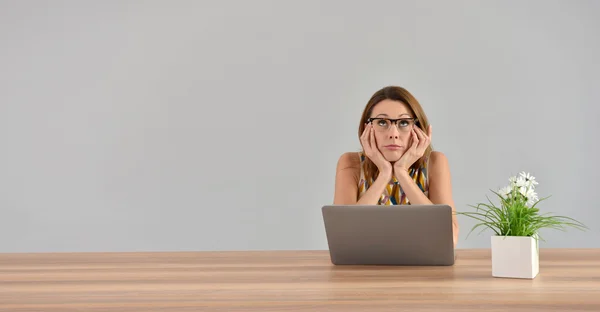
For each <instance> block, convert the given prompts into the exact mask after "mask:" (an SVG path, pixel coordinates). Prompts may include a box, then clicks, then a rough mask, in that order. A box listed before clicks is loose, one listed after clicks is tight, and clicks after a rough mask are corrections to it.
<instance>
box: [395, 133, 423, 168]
mask: <svg viewBox="0 0 600 312" xmlns="http://www.w3.org/2000/svg"><path fill="white" fill-rule="evenodd" d="M411 139H412V144H411V146H410V148H408V149H407V150H406V151H405V152H404V154H403V155H402V157H400V159H399V160H398V161H396V162H395V163H394V173H396V172H400V171H408V168H410V166H412V165H413V164H414V163H415V162H416V161H417V160H418V159H419V158H421V157H423V154H424V153H425V150H426V149H427V147H428V146H429V144H430V143H431V125H429V128H428V129H427V134H425V132H423V130H421V128H419V127H416V126H414V127H413V129H412V131H411Z"/></svg>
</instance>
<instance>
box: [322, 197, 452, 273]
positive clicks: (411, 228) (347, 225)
mask: <svg viewBox="0 0 600 312" xmlns="http://www.w3.org/2000/svg"><path fill="white" fill-rule="evenodd" d="M322 214H323V222H324V225H325V232H326V235H327V243H328V245H329V253H330V257H331V262H332V263H333V264H336V265H339V264H346V265H351V264H354V265H420V266H427V265H429V266H430V265H453V264H454V259H455V256H454V244H453V235H452V208H451V207H450V206H449V205H394V206H385V205H326V206H323V207H322Z"/></svg>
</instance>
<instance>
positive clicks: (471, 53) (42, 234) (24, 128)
mask: <svg viewBox="0 0 600 312" xmlns="http://www.w3.org/2000/svg"><path fill="white" fill-rule="evenodd" d="M599 21H600V1H592V0H590V1H572V0H568V1H566V0H565V1H548V0H540V1H505V0H504V1H442V0H440V1H423V0H419V1H416V0H415V1H398V0H395V1H368V2H367V1H360V2H346V1H316V0H311V1H276V0H273V1H263V0H261V1H241V0H240V1H170V0H169V1H141V0H140V1H23V0H13V1H6V0H3V1H0V24H1V27H0V45H1V49H0V125H1V126H0V127H1V128H0V146H1V147H2V150H1V153H0V192H1V193H0V209H1V212H2V214H1V216H0V251H1V252H24V251H31V252H33V251H40V252H45V251H142V250H256V249H326V248H327V243H326V240H325V232H324V229H323V226H322V219H321V214H320V213H321V212H320V208H321V206H322V205H324V204H329V203H331V202H332V200H333V186H334V177H335V167H336V162H337V159H338V157H339V156H340V155H341V154H342V153H343V152H346V151H356V150H358V148H359V146H360V145H359V141H358V138H357V134H356V131H357V127H358V123H359V117H360V114H361V112H362V109H363V107H364V105H365V104H366V102H367V100H368V98H369V97H370V96H371V94H372V93H373V92H374V91H375V90H377V89H379V88H381V87H383V86H386V85H392V84H396V85H402V86H404V87H406V88H408V89H409V90H410V91H411V92H413V93H414V94H415V96H416V97H417V98H418V99H419V100H420V101H421V103H422V105H423V106H424V108H425V110H426V113H427V114H428V116H429V118H430V119H431V122H432V125H433V143H434V148H435V149H437V150H439V151H442V152H444V153H446V155H447V156H448V158H449V161H450V165H451V169H452V178H453V187H454V198H455V201H456V205H457V208H458V210H462V211H464V210H469V209H470V208H469V207H468V206H467V205H469V204H474V203H477V202H482V201H485V200H486V195H487V196H493V194H492V193H491V192H490V191H489V189H497V188H499V187H501V186H503V185H505V184H506V183H507V182H508V177H509V176H510V175H513V174H517V173H518V172H520V171H522V170H525V171H529V172H531V173H532V174H534V175H535V176H536V177H537V179H538V181H539V183H540V184H539V185H538V192H539V194H540V196H541V197H544V196H548V195H552V197H551V198H550V199H548V200H547V201H546V202H545V204H544V205H543V206H541V208H542V209H543V211H547V212H552V213H556V214H567V215H569V216H571V217H574V218H576V219H578V220H581V221H584V222H585V223H586V224H587V225H588V226H589V227H590V230H589V231H587V232H580V231H577V230H569V231H568V232H566V233H564V232H560V231H546V232H543V235H544V237H545V238H546V240H547V242H546V243H543V244H542V246H543V247H600V241H599V240H598V238H600V212H599V211H600V210H599V209H600V207H599V201H598V196H597V195H598V183H597V181H598V179H597V177H598V173H599V171H600V170H599V167H598V165H597V160H598V159H600V149H599V148H598V132H599V131H598V130H599V126H598V122H597V119H598V116H599V115H600V109H599V108H598V102H599V101H600V88H598V84H599V83H600V75H599V72H600V65H599V64H600V62H599V57H598V56H599V55H600V22H599ZM459 219H460V224H461V229H462V230H461V236H460V242H459V245H458V247H459V248H489V246H490V239H489V232H486V233H484V234H481V235H477V234H476V233H474V234H471V236H469V238H468V239H466V234H467V232H468V231H469V229H470V228H471V226H472V225H473V224H474V223H473V222H472V221H471V220H469V219H466V218H464V217H460V218H459Z"/></svg>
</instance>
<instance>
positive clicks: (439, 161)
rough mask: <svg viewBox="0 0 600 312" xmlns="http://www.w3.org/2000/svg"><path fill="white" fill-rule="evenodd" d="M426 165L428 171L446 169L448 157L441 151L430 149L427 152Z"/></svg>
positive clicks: (447, 168)
mask: <svg viewBox="0 0 600 312" xmlns="http://www.w3.org/2000/svg"><path fill="white" fill-rule="evenodd" d="M428 167H429V171H430V172H432V171H434V172H435V171H437V172H439V171H440V170H443V171H447V170H449V165H448V157H446V154H444V153H443V152H440V151H432V152H431V153H430V154H429V159H428Z"/></svg>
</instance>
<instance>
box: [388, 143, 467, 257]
mask: <svg viewBox="0 0 600 312" xmlns="http://www.w3.org/2000/svg"><path fill="white" fill-rule="evenodd" d="M428 170H429V198H427V196H425V194H424V193H423V191H421V189H420V188H419V186H418V185H417V184H416V183H415V181H414V180H413V179H412V178H411V176H410V175H409V174H408V171H402V172H395V174H396V179H398V182H399V183H400V186H401V187H402V190H403V191H404V193H405V194H406V197H408V199H409V200H410V202H411V203H412V204H415V205H432V204H445V205H448V206H450V207H451V208H452V232H453V235H454V237H453V241H454V247H455V248H456V244H457V242H458V231H459V227H458V220H457V218H456V214H455V212H456V208H455V206H454V200H453V199H452V181H451V177H450V167H449V165H448V159H447V158H446V155H444V154H443V153H441V152H431V156H430V160H429V168H428Z"/></svg>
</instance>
